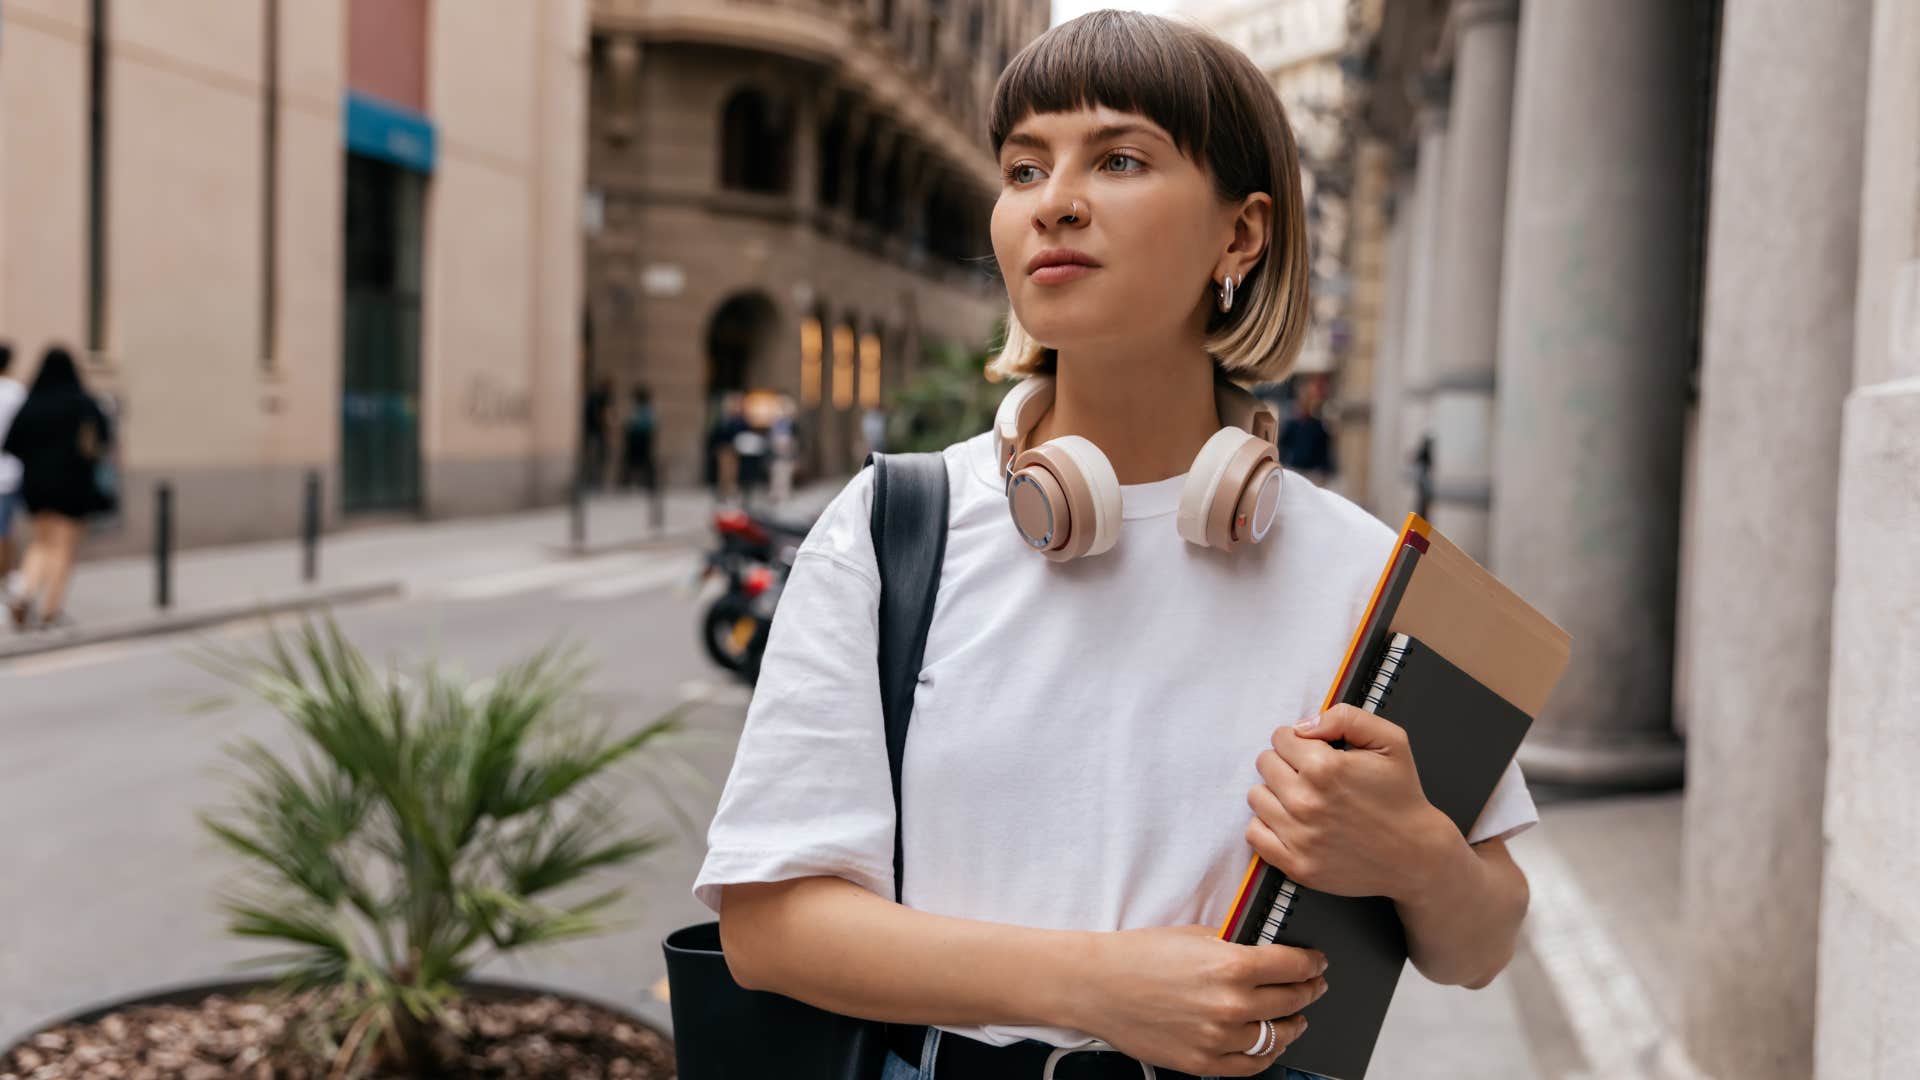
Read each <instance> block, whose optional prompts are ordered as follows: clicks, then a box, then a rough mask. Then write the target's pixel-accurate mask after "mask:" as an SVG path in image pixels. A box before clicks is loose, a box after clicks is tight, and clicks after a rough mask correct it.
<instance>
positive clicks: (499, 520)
mask: <svg viewBox="0 0 1920 1080" xmlns="http://www.w3.org/2000/svg"><path fill="white" fill-rule="evenodd" d="M845 483H846V481H845V479H844V478H840V479H835V480H830V481H822V482H820V483H817V484H814V485H811V486H809V487H807V488H803V489H801V490H799V491H796V492H795V493H794V496H793V498H792V499H790V500H788V502H787V503H786V504H785V505H784V506H783V507H780V508H778V509H777V510H776V512H778V513H782V514H784V515H788V516H793V517H805V516H808V515H810V514H811V513H813V512H814V511H817V510H818V509H819V508H820V507H822V506H825V505H826V503H827V501H828V500H829V499H831V498H832V497H833V496H834V494H836V493H837V492H838V491H839V490H840V488H841V487H842V486H844V484H845ZM661 501H662V504H663V505H662V506H661V508H660V510H661V517H662V521H661V527H660V528H658V529H656V528H654V525H653V508H652V506H651V505H650V504H649V500H648V498H647V497H646V496H645V495H642V494H628V493H620V494H611V495H595V496H593V497H591V498H590V499H589V500H588V502H587V510H586V535H585V542H584V544H583V545H582V546H580V547H578V548H576V547H574V546H573V543H572V531H571V515H570V511H569V509H568V507H566V506H557V507H550V508H547V509H542V510H534V511H528V512H525V513H518V514H507V515H501V516H497V517H485V518H461V519H456V520H450V521H433V522H404V523H390V524H379V525H368V526H364V527H358V528H348V529H346V530H343V531H341V532H337V533H331V534H327V535H325V536H322V537H321V538H320V551H319V574H318V576H317V579H316V580H315V581H313V582H311V583H308V582H304V581H302V580H301V560H302V549H301V545H300V543H299V541H298V540H275V541H268V542H264V543H256V544H242V545H234V546H230V547H214V548H197V549H193V550H190V551H185V552H180V553H178V554H176V555H175V556H174V560H173V571H172V605H171V606H170V608H168V609H167V610H164V611H163V610H161V609H159V608H157V607H156V606H155V605H154V598H155V572H154V563H153V559H152V557H151V556H129V557H125V558H115V559H100V560H95V561H89V562H82V563H81V564H80V566H79V568H78V570H77V571H76V572H75V574H74V581H73V586H72V588H71V589H70V590H69V592H68V598H67V604H66V610H67V613H68V615H70V616H71V617H72V619H73V623H74V625H73V626H71V627H68V628H65V629H61V630H54V631H41V632H36V633H30V634H21V633H16V632H14V631H13V630H12V629H11V627H6V626H4V616H0V660H5V659H7V658H10V657H18V656H28V655H34V654H38V653H45V652H51V651H54V650H57V649H66V648H73V647H75V646H80V645H91V644H96V643H98V642H103V641H114V640H120V639H124V638H131V637H144V636H149V635H154V634H165V633H172V632H177V631H182V630H190V629H195V628H199V627H204V626H210V625H213V624H216V623H221V622H228V621H231V620H234V619H241V618H251V617H256V616H260V615H268V614H276V613H280V612H286V611H297V610H302V609H307V608H314V607H321V606H333V605H341V604H351V603H360V602H364V601H367V600H374V599H380V598H384V597H391V596H399V595H402V594H404V593H406V592H408V591H414V590H420V589H430V588H433V587H435V586H439V585H444V584H446V583H448V582H452V581H457V580H460V579H463V578H469V577H475V576H479V575H484V574H494V573H501V572H506V571H512V570H519V569H524V568H528V567H533V566H539V565H543V564H547V563H553V562H557V561H561V560H565V559H570V558H576V557H580V556H583V555H596V554H602V553H606V552H610V551H618V550H624V549H644V548H650V547H651V548H660V547H675V546H690V545H694V544H698V543H700V542H702V541H703V539H704V537H705V536H706V535H707V533H708V531H709V528H710V521H711V518H712V514H713V510H714V503H713V499H712V497H711V496H710V495H709V494H708V493H707V492H706V491H705V490H704V489H702V490H691V491H671V492H668V493H666V494H665V496H664V497H663V498H662V500H661Z"/></svg>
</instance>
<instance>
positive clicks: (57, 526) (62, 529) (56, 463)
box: [0, 346, 113, 630]
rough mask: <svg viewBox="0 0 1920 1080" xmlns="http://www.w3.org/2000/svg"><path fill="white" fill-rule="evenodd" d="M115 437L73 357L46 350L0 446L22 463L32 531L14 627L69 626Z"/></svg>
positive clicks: (13, 597)
mask: <svg viewBox="0 0 1920 1080" xmlns="http://www.w3.org/2000/svg"><path fill="white" fill-rule="evenodd" d="M112 439H113V429H112V427H111V426H110V425H109V424H108V422H107V417H106V414H105V413H103V412H101V411H100V406H99V405H98V404H97V403H95V401H94V400H93V397H92V396H91V395H89V394H88V393H87V390H86V387H85V386H84V385H82V384H81V382H80V369H79V368H78V367H77V366H76V365H75V364H74V362H73V355H72V354H71V353H69V352H67V350H65V349H62V348H59V347H58V346H55V347H54V348H51V349H48V350H47V352H46V355H45V356H44V357H43V358H42V359H41V361H40V370H39V372H38V373H37V374H36V375H35V376H34V379H33V387H32V389H30V390H28V391H27V397H26V400H25V401H23V402H21V404H20V411H19V412H18V413H16V414H15V415H14V418H13V425H12V426H11V427H10V428H8V430H7V433H6V441H5V444H4V447H0V449H4V450H5V452H6V453H8V454H11V455H13V456H14V457H16V458H18V459H20V466H21V478H20V498H21V501H22V502H23V503H24V504H25V505H26V508H27V513H28V515H29V516H30V518H31V521H32V529H33V532H32V538H31V540H30V541H29V542H28V544H27V553H26V557H25V558H24V559H23V560H22V561H21V566H20V589H19V591H18V592H16V593H9V594H8V596H7V608H8V610H9V612H10V613H11V614H12V616H13V623H14V626H15V627H16V628H18V629H22V630H24V629H29V628H33V627H40V628H46V627H52V626H58V625H60V623H61V622H62V621H63V616H62V611H61V609H62V606H63V605H64V603H65V602H66V595H67V584H68V582H69V581H71V580H72V579H73V562H74V556H75V554H76V553H77V552H78V551H79V549H80V540H81V538H82V537H83V536H84V535H85V532H86V521H87V519H88V518H89V517H92V516H93V515H94V514H97V513H100V512H102V511H104V510H107V509H109V508H110V507H109V506H108V503H107V501H106V500H105V498H104V497H103V496H102V494H101V492H100V490H99V488H98V487H97V486H96V485H95V483H94V466H95V465H96V464H97V463H98V462H99V461H100V459H101V457H102V456H103V455H105V454H106V452H107V447H108V445H109V444H110V443H111V442H112ZM36 608H37V609H38V611H37V612H36V610H35V609H36Z"/></svg>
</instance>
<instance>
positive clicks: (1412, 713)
mask: <svg viewBox="0 0 1920 1080" xmlns="http://www.w3.org/2000/svg"><path fill="white" fill-rule="evenodd" d="M1570 655H1571V649H1570V640H1569V639H1568V637H1567V634H1566V632H1565V631H1563V630H1561V629H1560V628H1559V627H1557V626H1555V625H1554V624H1553V623H1552V622H1551V621H1550V620H1548V619H1547V618H1546V617H1545V616H1543V615H1541V614H1540V613H1539V612H1538V611H1535V610H1534V609H1533V608H1531V607H1529V606H1528V605H1527V604H1526V603H1525V602H1524V601H1522V600H1520V598H1519V597H1518V596H1517V595H1515V594H1514V593H1513V592H1512V590H1510V589H1508V588H1507V587H1506V586H1505V585H1503V584H1501V583H1500V582H1499V581H1498V579H1496V578H1494V577H1493V575H1492V574H1489V573H1488V572H1487V571H1486V570H1485V569H1484V568H1482V567H1481V566H1480V565H1479V564H1477V563H1475V562H1474V561H1473V560H1472V559H1470V558H1468V557H1467V556H1466V555H1465V553H1463V552H1461V551H1460V550H1459V549H1458V548H1457V547H1455V546H1454V545H1453V544H1451V543H1449V542H1448V541H1447V540H1446V538H1445V537H1444V536H1441V535H1440V534H1439V533H1438V532H1436V531H1435V530H1434V529H1433V528H1432V526H1430V525H1428V524H1427V523H1426V522H1425V521H1424V520H1422V519H1421V518H1419V517H1418V516H1416V515H1408V518H1407V524H1406V526H1405V528H1403V529H1402V531H1401V535H1400V543H1399V544H1398V545H1397V546H1396V548H1395V550H1394V553H1393V555H1392V557H1391V558H1390V559H1389V560H1388V563H1387V566H1386V568H1385V569H1384V570H1383V571H1382V573H1381V577H1380V583H1379V585H1378V586H1377V587H1376V589H1375V591H1374V597H1373V602H1372V603H1371V604H1370V605H1369V607H1368V609H1367V613H1366V615H1365V616H1363V617H1362V619H1361V623H1360V626H1359V627H1357V628H1356V629H1355V632H1354V639H1353V644H1352V645H1351V646H1350V647H1349V649H1348V653H1347V658H1346V661H1345V663H1344V664H1343V665H1342V667H1341V670H1340V673H1339V675H1338V676H1337V677H1336V678H1335V680H1334V685H1333V687H1332V689H1331V691H1330V692H1329V693H1328V695H1327V706H1328V707H1331V706H1332V705H1334V704H1335V703H1346V704H1351V705H1356V706H1359V707H1361V708H1364V709H1367V710H1368V711H1370V712H1377V713H1379V714H1380V715H1381V716H1384V717H1386V718H1387V719H1389V720H1392V721H1393V722H1394V723H1396V724H1398V725H1399V726H1400V727H1402V728H1403V729H1405V730H1406V732H1407V740H1408V743H1409V746H1410V748H1411V750H1412V752H1413V758H1414V764H1415V768H1416V769H1417V770H1418V772H1419V774H1420V784H1421V787H1422V789H1423V790H1424V791H1425V792H1426V795H1427V800H1428V801H1429V802H1431V803H1432V804H1433V805H1434V806H1435V807H1436V808H1437V809H1439V810H1440V811H1441V812H1442V813H1444V814H1446V815H1447V817H1448V818H1449V819H1451V820H1452V821H1453V823H1454V825H1455V826H1456V827H1458V828H1459V829H1460V831H1461V833H1462V834H1463V835H1464V834H1466V833H1467V832H1468V831H1469V830H1471V828H1472V827H1473V824H1474V822H1475V820H1476V819H1478V818H1479V816H1480V811H1481V810H1482V808H1484V807H1485V805H1486V802H1487V798H1488V797H1489V796H1490V795H1491V794H1492V793H1493V789H1494V787H1495V786H1496V785H1497V784H1498V783H1499V780H1500V776H1501V774H1502V773H1504V772H1505V771H1506V768H1507V765H1508V763H1509V762H1511V761H1512V760H1513V756H1514V753H1515V752H1516V751H1517V750H1518V749H1519V746H1520V742H1521V740H1522V739H1523V738H1524V737H1525V736H1526V732H1527V728H1528V727H1529V726H1530V725H1531V724H1532V722H1533V717H1535V716H1537V715H1538V714H1539V712H1540V709H1541V707H1542V706H1544V705H1545V703H1546V699H1547V696H1548V694H1549V693H1551V691H1552V689H1553V685H1554V683H1555V682H1557V681H1558V680H1559V677H1560V674H1561V672H1562V671H1564V670H1565V667H1566V663H1567V660H1568V658H1569V656H1570ZM1336 745H1339V744H1336ZM1220 936H1221V937H1222V938H1224V939H1226V940H1229V941H1234V942H1237V943H1239V944H1243V945H1252V944H1262V943H1268V942H1279V943H1281V944H1283V945H1295V946H1301V947H1308V948H1315V949H1319V950H1320V951H1322V952H1324V953H1325V954H1326V956H1327V963H1328V969H1327V985H1328V989H1327V993H1326V994H1325V996H1323V997H1322V998H1321V999H1320V1000H1319V1001H1316V1002H1314V1003H1313V1004H1312V1005H1310V1006H1308V1007H1307V1009H1306V1011H1305V1012H1306V1017H1307V1019H1308V1020H1309V1021H1310V1023H1309V1026H1308V1028H1307V1030H1306V1033H1305V1034H1303V1035H1302V1036H1301V1037H1300V1038H1299V1039H1298V1040H1296V1041H1295V1042H1294V1043H1293V1045H1291V1046H1289V1047H1288V1048H1287V1049H1286V1051H1285V1052H1283V1053H1282V1054H1281V1055H1280V1056H1279V1057H1278V1058H1277V1059H1276V1060H1275V1063H1274V1066H1273V1067H1272V1068H1270V1069H1269V1070H1268V1071H1267V1073H1266V1074H1265V1075H1275V1076H1277V1075H1279V1073H1280V1071H1281V1070H1282V1069H1283V1068H1294V1069H1300V1070H1303V1071H1306V1072H1310V1073H1317V1074H1319V1075H1321V1076H1325V1077H1329V1078H1332V1080H1362V1078H1363V1077H1364V1076H1365V1075H1366V1072H1367V1064H1368V1062H1369V1061H1370V1060H1371V1058H1372V1056H1373V1048H1374V1045H1375V1043H1376V1042H1377V1041H1378V1039H1379V1036H1380V1028H1381V1025H1382V1024H1383V1023H1384V1022H1385V1020H1386V1015H1387V1007H1388V1006H1389V1005H1390V1004H1391V1003H1392V1000H1393V992H1394V989H1395V987H1396V986H1397V985H1398V983H1399V979H1400V973H1401V971H1402V970H1403V969H1404V968H1405V966H1406V960H1407V943H1406V934H1405V930H1404V928H1403V927H1402V926H1401V924H1400V917H1399V914H1398V911H1397V910H1396V909H1395V907H1394V905H1393V901H1392V900H1390V899H1388V898H1386V897H1380V896H1364V897H1347V896H1334V895H1331V894H1328V893H1321V892H1317V891H1315V890H1313V889H1308V888H1305V887H1302V886H1300V885H1298V884H1296V883H1295V882H1292V881H1289V880H1287V878H1286V876H1285V875H1284V874H1282V873H1281V872H1280V871H1279V870H1277V869H1275V868H1273V867H1271V866H1268V865H1266V864H1265V863H1263V862H1261V861H1260V860H1259V859H1257V858H1256V859H1254V860H1253V863H1252V865H1251V866H1249V868H1248V871H1247V877H1246V880H1245V882H1244V883H1243V884H1242V886H1241V890H1240V894H1239V896H1238V898H1237V899H1236V901H1235V903H1234V907H1233V911H1232V913H1231V914H1230V915H1229V916H1228V918H1227V921H1226V923H1225V924H1224V925H1223V926H1222V927H1221V931H1220Z"/></svg>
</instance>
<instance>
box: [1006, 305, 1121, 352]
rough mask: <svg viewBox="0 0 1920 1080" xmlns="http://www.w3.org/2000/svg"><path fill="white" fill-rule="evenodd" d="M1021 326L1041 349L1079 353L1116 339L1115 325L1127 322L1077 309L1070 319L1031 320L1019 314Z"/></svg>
mask: <svg viewBox="0 0 1920 1080" xmlns="http://www.w3.org/2000/svg"><path fill="white" fill-rule="evenodd" d="M1019 319H1020V325H1021V326H1022V327H1024V328H1025V329H1026V331H1027V336H1028V337H1030V338H1032V339H1033V340H1034V341H1036V342H1038V343H1039V344H1040V346H1041V347H1042V348H1047V349H1052V350H1054V351H1055V352H1078V351H1080V350H1082V349H1088V348H1096V347H1098V346H1099V345H1101V343H1103V342H1109V341H1111V340H1112V338H1113V327H1115V326H1119V325H1124V320H1121V319H1118V318H1115V319H1112V320H1110V321H1108V322H1106V323H1104V324H1103V323H1101V322H1099V321H1097V320H1095V319H1090V318H1088V317H1087V316H1086V315H1085V314H1083V313H1080V312H1075V313H1074V314H1073V315H1072V317H1070V318H1060V319H1049V318H1044V317H1042V318H1038V319H1035V320H1033V321H1032V322H1029V321H1028V316H1027V315H1024V314H1022V315H1019Z"/></svg>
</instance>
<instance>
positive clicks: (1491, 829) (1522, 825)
mask: <svg viewBox="0 0 1920 1080" xmlns="http://www.w3.org/2000/svg"><path fill="white" fill-rule="evenodd" d="M1539 820H1540V812H1539V811H1538V810H1537V809H1535V807H1534V805H1533V793H1532V792H1530V791H1528V790H1527V778H1526V777H1525V776H1523V775H1521V773H1520V763H1519V762H1518V761H1509V762H1507V771H1506V772H1504V773H1501V774H1500V782H1499V783H1497V784H1495V785H1494V786H1493V794H1492V795H1489V796H1487V805H1486V806H1484V807H1482V808H1481V810H1480V817H1479V818H1478V819H1476V820H1475V821H1474V823H1473V828H1472V829H1470V830H1468V832H1467V843H1469V844H1478V843H1480V842H1482V841H1484V840H1511V839H1512V838H1514V837H1516V836H1518V835H1520V834H1521V833H1523V832H1526V831H1527V830H1528V829H1529V828H1532V827H1533V824H1534V822H1536V821H1539Z"/></svg>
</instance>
